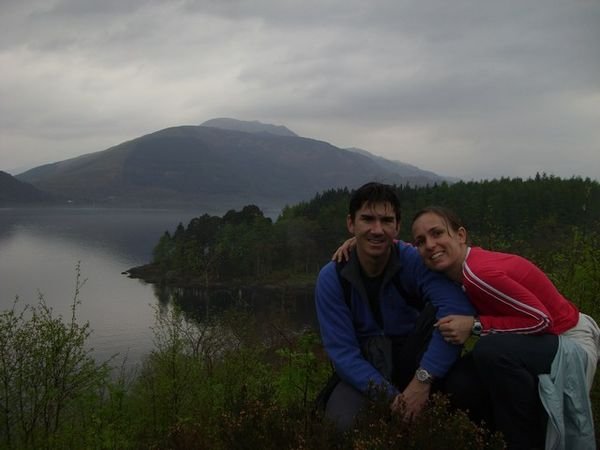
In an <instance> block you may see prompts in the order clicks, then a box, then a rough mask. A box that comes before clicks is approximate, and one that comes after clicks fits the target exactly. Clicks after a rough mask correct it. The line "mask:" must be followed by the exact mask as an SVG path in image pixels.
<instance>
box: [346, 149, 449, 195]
mask: <svg viewBox="0 0 600 450" xmlns="http://www.w3.org/2000/svg"><path fill="white" fill-rule="evenodd" d="M346 150H348V151H351V152H354V153H358V154H360V155H364V156H366V157H368V158H370V159H371V160H373V161H374V162H375V163H376V164H377V165H378V166H379V167H381V168H382V169H384V170H389V171H391V172H393V173H395V174H396V175H398V176H399V177H401V178H408V179H411V180H412V183H413V184H415V185H417V186H420V185H426V184H432V182H433V183H436V182H437V183H441V182H443V181H458V179H456V178H449V177H443V176H441V175H438V174H436V173H433V172H430V171H428V170H423V169H419V168H418V167H417V166H413V165H412V164H406V163H403V162H400V161H394V160H390V159H386V158H383V157H381V156H377V155H374V154H372V153H370V152H368V151H367V150H364V149H362V148H356V147H350V148H347V149H346Z"/></svg>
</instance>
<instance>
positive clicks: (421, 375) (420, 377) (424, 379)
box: [415, 369, 433, 383]
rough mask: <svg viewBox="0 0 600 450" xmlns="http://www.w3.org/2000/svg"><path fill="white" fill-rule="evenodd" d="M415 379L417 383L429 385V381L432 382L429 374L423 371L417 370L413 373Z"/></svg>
mask: <svg viewBox="0 0 600 450" xmlns="http://www.w3.org/2000/svg"><path fill="white" fill-rule="evenodd" d="M415 378H416V379H417V381H420V382H421V383H431V381H432V380H433V377H432V376H431V374H430V373H429V372H427V371H426V370H425V369H417V371H416V373H415Z"/></svg>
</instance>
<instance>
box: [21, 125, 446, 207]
mask: <svg viewBox="0 0 600 450" xmlns="http://www.w3.org/2000/svg"><path fill="white" fill-rule="evenodd" d="M215 121H216V122H215ZM206 123H209V124H213V125H215V124H216V125H218V126H216V127H215V126H206V125H204V124H206ZM204 124H203V125H184V126H175V127H169V128H165V129H163V130H158V131H155V132H153V133H149V134H146V135H143V136H140V137H138V138H135V139H132V140H129V141H126V142H123V143H121V144H118V145H115V146H113V147H110V148H108V149H106V150H102V151H100V152H95V153H89V154H86V155H81V156H78V157H75V158H70V159H67V160H63V161H58V162H55V163H52V164H45V165H43V166H39V167H36V168H33V169H31V170H28V171H26V172H24V173H22V174H19V175H17V179H19V180H21V181H25V182H28V183H31V184H32V185H34V186H36V187H37V188H38V189H40V190H44V191H47V192H50V193H52V194H53V195H56V196H60V197H63V198H67V199H69V200H71V201H73V202H75V203H81V204H89V203H93V204H101V205H104V206H110V205H113V206H123V207H124V206H141V207H182V206H192V207H200V208H212V207H215V206H217V205H218V206H219V207H220V208H221V209H222V208H238V207H241V206H244V205H246V204H250V203H252V204H257V205H259V206H261V207H264V208H282V207H283V206H285V205H286V204H292V203H297V202H299V201H302V200H306V199H309V198H312V196H314V195H315V194H316V193H318V192H321V191H323V190H327V189H330V188H337V187H348V188H355V187H358V186H359V185H361V184H363V183H364V182H367V181H371V180H376V181H381V182H386V183H394V184H406V183H411V184H415V185H422V184H433V183H434V182H439V181H442V180H443V178H442V177H439V176H437V178H435V177H434V176H433V175H435V174H433V175H427V176H425V175H422V174H421V173H420V172H417V173H414V174H410V175H407V176H402V175H400V174H399V173H398V168H397V167H396V166H394V164H392V163H390V167H389V168H386V167H385V164H384V163H382V162H381V161H378V160H377V159H376V158H379V157H375V155H371V154H369V155H370V156H369V155H366V154H360V153H358V152H352V151H349V150H346V149H341V148H338V147H335V146H333V145H332V144H330V143H328V142H325V141H320V140H316V139H312V138H306V137H301V136H298V135H297V134H296V133H294V132H293V131H291V130H289V129H288V128H286V127H282V126H275V125H270V124H263V123H261V122H258V121H255V122H244V121H238V120H236V119H223V118H221V119H212V120H211V121H207V122H204ZM225 126H231V127H233V128H235V129H228V128H223V127H225ZM272 127H274V128H272ZM239 128H243V129H244V130H248V129H251V130H253V131H250V132H249V131H244V130H240V129H239ZM267 130H271V131H275V132H270V131H267ZM366 153H368V152H366ZM413 167H414V166H413ZM417 170H419V169H417ZM422 172H423V174H427V172H426V171H422Z"/></svg>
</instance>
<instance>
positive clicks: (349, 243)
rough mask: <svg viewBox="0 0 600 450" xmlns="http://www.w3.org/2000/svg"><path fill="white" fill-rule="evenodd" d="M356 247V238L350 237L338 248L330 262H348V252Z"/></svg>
mask: <svg viewBox="0 0 600 450" xmlns="http://www.w3.org/2000/svg"><path fill="white" fill-rule="evenodd" d="M355 245H356V238H355V237H351V238H350V239H347V240H346V241H345V242H344V243H343V244H342V245H340V246H339V247H338V249H337V250H336V251H335V253H334V254H333V256H332V257H331V260H332V261H336V262H338V263H341V262H342V261H348V260H349V259H350V250H352V248H353V247H354V246H355Z"/></svg>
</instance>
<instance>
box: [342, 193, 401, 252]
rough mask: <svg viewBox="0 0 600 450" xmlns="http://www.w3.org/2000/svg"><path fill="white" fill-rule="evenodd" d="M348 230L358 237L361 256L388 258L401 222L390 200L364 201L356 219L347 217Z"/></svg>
mask: <svg viewBox="0 0 600 450" xmlns="http://www.w3.org/2000/svg"><path fill="white" fill-rule="evenodd" d="M346 222H347V225H348V231H350V233H352V234H353V235H354V236H355V237H356V251H357V252H358V255H359V257H360V256H366V257H370V258H374V259H378V258H387V257H388V255H389V252H390V248H391V245H392V243H393V240H394V239H395V238H396V236H397V235H398V231H399V230H400V223H399V222H398V221H397V220H396V213H395V211H394V209H393V208H392V205H391V204H390V203H388V202H382V203H373V204H368V203H364V204H363V205H362V206H361V208H360V209H359V210H358V211H356V215H355V216H354V219H352V217H350V215H348V217H347V220H346Z"/></svg>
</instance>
